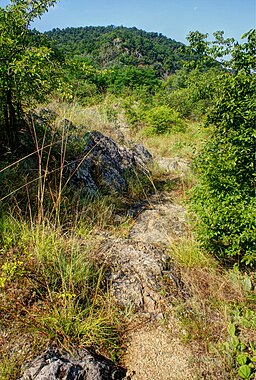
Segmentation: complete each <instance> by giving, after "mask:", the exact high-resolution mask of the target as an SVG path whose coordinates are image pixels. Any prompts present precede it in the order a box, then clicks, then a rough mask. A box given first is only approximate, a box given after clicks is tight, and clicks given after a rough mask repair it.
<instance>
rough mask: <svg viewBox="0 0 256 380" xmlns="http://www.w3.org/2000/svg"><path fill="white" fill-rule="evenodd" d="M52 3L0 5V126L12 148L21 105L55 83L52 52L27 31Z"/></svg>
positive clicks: (18, 0)
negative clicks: (2, 6) (1, 6)
mask: <svg viewBox="0 0 256 380" xmlns="http://www.w3.org/2000/svg"><path fill="white" fill-rule="evenodd" d="M55 2H56V0H11V2H10V4H9V5H8V6H7V7H6V8H0V102H1V105H0V123H1V124H0V126H1V129H2V130H3V132H4V136H5V140H6V141H5V143H6V144H7V145H8V146H9V147H10V148H11V149H12V150H13V149H15V148H17V146H18V142H19V130H20V129H21V127H22V113H23V110H24V107H26V105H28V104H29V105H31V102H32V101H34V100H42V99H43V98H44V96H45V95H46V94H47V93H49V92H50V90H51V89H52V88H53V87H54V86H55V87H56V86H58V84H59V79H58V75H57V71H58V70H57V66H56V65H55V63H54V61H55V60H56V54H55V53H54V51H53V50H52V49H51V47H50V46H49V44H47V43H46V41H45V38H43V37H42V36H41V35H40V34H39V33H36V32H35V31H34V32H32V31H31V30H30V26H31V23H32V21H33V20H34V19H35V18H38V17H39V18H40V16H41V15H42V14H43V13H44V12H46V11H47V10H48V8H49V7H50V6H52V5H54V4H55ZM2 137H3V136H2Z"/></svg>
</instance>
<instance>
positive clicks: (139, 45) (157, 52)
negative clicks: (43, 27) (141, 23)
mask: <svg viewBox="0 0 256 380" xmlns="http://www.w3.org/2000/svg"><path fill="white" fill-rule="evenodd" d="M45 34H46V35H47V36H48V38H50V39H52V40H53V41H54V44H55V46H56V47H57V48H58V49H59V50H61V51H62V52H63V53H64V54H65V55H67V56H69V57H74V56H82V57H83V58H84V59H86V60H87V61H88V63H90V64H92V65H96V67H98V68H108V67H111V66H120V65H121V66H122V65H128V66H129V65H133V66H139V67H145V66H146V67H150V68H153V69H155V70H157V71H158V72H159V73H162V74H164V73H171V72H174V71H175V70H176V69H179V68H180V67H181V66H182V62H183V61H188V60H191V59H193V60H195V56H193V55H192V56H191V52H189V50H188V48H187V47H186V46H185V45H184V44H182V43H180V42H176V41H175V40H173V39H170V38H167V37H165V36H163V35H162V34H161V33H160V34H159V33H153V32H145V31H143V30H140V29H137V28H135V27H133V28H127V27H124V26H118V27H116V26H113V25H111V26H106V27H104V26H87V27H79V28H66V29H62V30H61V29H53V30H52V31H49V32H46V33H45Z"/></svg>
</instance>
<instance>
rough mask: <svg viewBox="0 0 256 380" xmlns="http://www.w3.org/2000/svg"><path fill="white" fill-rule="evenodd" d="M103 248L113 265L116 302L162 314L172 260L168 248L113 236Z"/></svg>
mask: <svg viewBox="0 0 256 380" xmlns="http://www.w3.org/2000/svg"><path fill="white" fill-rule="evenodd" d="M100 251H101V254H103V258H104V261H105V263H106V264H107V266H108V268H109V269H108V271H109V273H108V277H109V280H110V282H111V291H112V294H113V297H114V299H115V301H116V302H117V303H118V304H119V305H122V306H124V307H127V306H129V305H130V306H132V307H133V308H134V309H135V310H138V311H139V310H140V311H143V312H147V313H159V312H160V311H161V305H162V297H161V295H160V291H161V289H162V287H161V285H162V279H163V276H164V273H165V272H166V271H168V270H169V261H170V260H169V257H168V256H167V255H166V254H165V249H164V248H162V247H161V246H157V245H154V244H148V243H146V244H145V243H143V242H137V241H134V240H131V239H115V238H109V239H108V240H107V241H104V242H103V244H102V246H101V248H100Z"/></svg>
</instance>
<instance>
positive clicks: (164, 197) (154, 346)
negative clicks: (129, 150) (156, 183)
mask: <svg viewBox="0 0 256 380" xmlns="http://www.w3.org/2000/svg"><path fill="white" fill-rule="evenodd" d="M170 162H171V161H169V162H168V164H169V163H170ZM165 164H166V161H165ZM182 165H183V169H184V170H188V168H187V166H186V165H184V162H182ZM176 169H177V170H178V171H179V174H181V175H182V169H181V167H180V165H179V163H178V162H176ZM167 170H168V169H167ZM169 170H171V171H172V172H173V170H175V169H174V167H173V165H170V167H169ZM173 195H174V194H173V193H172V192H169V193H167V192H163V193H160V194H158V195H154V196H152V197H151V198H150V199H149V205H148V207H147V208H145V209H144V210H143V211H142V212H141V213H140V215H139V216H138V218H137V220H136V222H135V224H134V226H133V228H132V230H131V231H130V234H129V236H128V239H113V240H112V239H108V241H107V242H106V241H105V243H104V245H103V247H102V251H104V255H105V257H106V258H107V259H108V260H109V262H110V267H111V270H112V274H111V279H112V292H113V296H114V298H115V299H116V301H117V303H119V304H121V305H122V306H124V307H127V305H129V304H131V305H133V307H134V308H135V310H136V312H137V315H138V319H139V318H140V317H141V316H143V317H145V316H146V318H147V321H148V322H147V323H142V324H140V326H141V327H136V328H134V329H133V330H132V331H130V332H129V333H128V335H127V342H128V343H127V352H126V354H125V357H124V362H123V364H124V366H125V367H126V368H127V369H128V372H129V373H130V376H131V379H132V380H149V379H150V380H184V379H191V380H192V379H196V378H198V377H197V376H196V372H197V371H196V366H195V364H193V363H194V362H195V361H194V357H193V353H192V352H191V349H190V348H189V347H188V346H187V345H185V344H184V343H183V342H182V340H181V339H180V334H179V328H178V326H177V322H175V319H174V318H172V317H171V316H169V317H168V322H166V321H165V319H164V318H165V317H164V315H165V311H166V310H167V309H168V312H169V314H170V309H171V305H168V301H167V300H166V297H165V296H163V295H162V294H161V292H162V291H163V289H164V287H165V289H166V290H167V293H168V292H169V293H172V295H177V294H178V292H179V290H181V289H178V288H179V285H178V282H179V278H178V275H179V274H178V272H177V270H176V268H175V265H174V264H173V263H172V260H171V259H170V256H169V255H168V253H167V247H168V245H170V244H171V243H172V241H173V240H176V239H177V238H178V237H181V236H184V235H186V231H187V226H186V210H185V209H184V208H183V207H182V206H181V205H179V204H175V203H174V201H173V199H172V198H173ZM166 279H169V285H167V286H166ZM170 315H171V314H170Z"/></svg>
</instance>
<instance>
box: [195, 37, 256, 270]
mask: <svg viewBox="0 0 256 380" xmlns="http://www.w3.org/2000/svg"><path fill="white" fill-rule="evenodd" d="M245 37H248V42H247V43H244V44H242V45H235V46H234V48H233V49H232V52H231V53H232V60H231V62H230V66H231V67H232V68H233V70H234V71H233V72H225V73H224V74H222V75H221V76H220V77H219V78H218V83H219V86H218V91H217V96H216V100H215V102H214V105H213V109H212V112H211V113H210V114H209V116H208V122H209V123H212V124H213V125H214V130H213V134H212V137H211V139H210V141H209V142H208V143H207V144H206V145H205V148H204V150H203V151H202V153H201V155H200V156H199V157H198V159H197V169H198V173H199V181H200V182H199V184H198V186H197V187H196V188H195V189H194V194H193V198H192V200H193V208H194V210H195V211H196V213H197V216H198V225H197V231H198V233H199V237H200V239H201V241H202V242H203V244H204V246H205V247H206V248H207V249H208V250H210V251H211V252H214V253H217V254H218V255H220V256H221V257H223V258H226V257H235V258H236V259H239V260H241V261H242V262H245V263H246V264H251V265H252V264H254V263H255V261H256V218H255V212H256V197H255V169H256V165H255V116H256V107H255V104H256V98H255V94H256V77H255V66H254V60H253V59H252V57H253V56H254V53H255V39H256V34H255V31H250V32H249V33H248V34H247V35H246V36H245Z"/></svg>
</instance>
